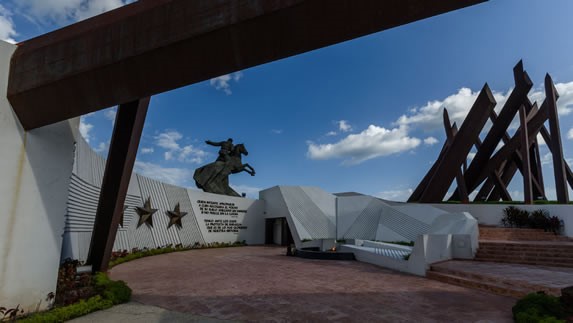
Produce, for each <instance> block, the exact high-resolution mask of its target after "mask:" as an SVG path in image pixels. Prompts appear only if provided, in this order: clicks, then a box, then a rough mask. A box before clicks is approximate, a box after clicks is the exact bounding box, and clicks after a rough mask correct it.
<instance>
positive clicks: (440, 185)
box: [408, 61, 573, 204]
mask: <svg viewBox="0 0 573 323" xmlns="http://www.w3.org/2000/svg"><path fill="white" fill-rule="evenodd" d="M513 76H514V79H515V88H514V89H513V91H512V92H511V95H510V96H509V98H508V99H507V101H506V102H505V105H504V106H503V107H502V109H501V110H500V112H499V115H498V114H497V113H496V112H495V111H494V107H495V105H496V102H495V99H494V97H493V95H492V93H491V91H490V89H489V87H488V85H487V83H486V84H485V85H484V87H483V89H482V90H481V92H480V93H479V95H478V97H477V99H476V101H475V102H474V104H473V106H472V108H471V110H470V111H469V113H468V115H467V116H466V118H465V120H464V122H463V123H462V125H461V127H460V128H459V129H458V127H457V125H456V124H455V123H454V124H451V123H450V119H449V116H448V110H446V109H444V128H445V131H446V138H447V139H446V141H445V142H444V146H443V147H442V150H441V152H440V154H439V156H438V158H437V160H436V162H435V163H434V165H433V166H432V167H431V168H430V170H429V171H428V173H427V174H426V176H424V178H423V179H422V181H421V182H420V184H418V186H417V187H416V189H415V190H414V192H413V193H412V195H411V196H410V198H409V199H408V202H422V203H439V202H442V201H443V200H444V198H446V195H447V193H448V189H449V188H450V186H451V184H452V182H453V181H454V180H455V181H456V190H455V191H454V193H453V194H452V195H451V196H450V197H449V198H448V199H449V200H451V201H461V202H463V203H468V202H469V195H470V194H471V193H473V192H474V191H476V190H478V188H479V190H478V192H477V195H476V196H475V199H474V201H499V200H503V201H511V200H512V197H511V195H510V194H509V192H508V190H507V186H508V185H509V183H510V182H511V180H512V179H513V177H514V176H515V174H516V173H517V171H519V172H520V173H521V175H522V176H523V193H524V194H523V196H524V202H525V203H526V204H531V203H532V202H533V200H546V199H547V197H546V191H545V186H544V181H543V173H542V167H541V166H542V164H541V159H540V155H539V143H538V140H537V138H538V134H541V136H542V137H543V140H544V141H545V142H546V143H547V147H548V148H549V150H550V152H551V154H552V155H553V170H554V176H555V189H556V192H557V201H558V202H559V203H568V202H569V196H568V194H569V193H568V187H567V186H568V185H569V187H571V188H573V174H572V172H571V169H570V167H569V165H568V164H567V162H566V161H565V159H564V158H563V147H562V144H561V133H560V130H559V120H558V116H557V103H556V101H557V99H558V98H559V94H558V93H557V91H556V89H555V86H554V84H553V81H552V80H551V76H549V74H547V75H546V76H545V95H546V96H545V100H544V101H543V103H542V104H541V106H538V104H537V102H534V103H531V101H530V100H529V98H528V97H527V93H528V92H529V91H530V90H531V88H532V86H533V83H532V82H531V80H530V79H529V76H528V75H527V73H526V72H525V71H524V70H523V63H522V61H519V63H517V65H516V66H515V67H514V68H513ZM518 113H519V121H520V124H519V128H518V129H517V131H516V132H515V133H514V134H513V136H510V135H509V134H508V132H507V130H508V128H509V126H510V124H511V122H512V120H513V119H514V117H515V116H516V115H517V114H518ZM488 119H489V120H491V122H492V127H491V128H490V129H489V131H488V132H487V135H486V136H485V139H484V140H483V141H481V140H480V137H479V135H480V133H481V132H482V130H483V127H484V125H485V123H486V121H487V120H488ZM546 121H549V130H548V129H547V128H546V127H545V122H546ZM500 143H502V144H503V146H501V148H500V149H499V150H496V148H497V147H498V145H499V144H500ZM472 146H475V148H476V149H477V152H476V154H475V156H474V157H473V159H472V160H471V162H470V164H469V166H468V165H467V160H468V154H469V153H470V151H471V149H472Z"/></svg>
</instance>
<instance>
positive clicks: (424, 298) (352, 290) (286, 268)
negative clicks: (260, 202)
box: [111, 247, 515, 322]
mask: <svg viewBox="0 0 573 323" xmlns="http://www.w3.org/2000/svg"><path fill="white" fill-rule="evenodd" d="M284 251H285V249H284V248H274V247H240V248H224V249H204V250H191V251H186V252H178V253H172V254H166V255H160V256H155V257H149V258H143V259H139V260H135V261H132V262H129V263H126V264H123V265H120V266H117V267H115V268H113V269H112V270H111V276H112V278H113V279H121V280H125V281H126V282H127V283H128V284H129V286H130V287H131V288H132V289H133V298H132V300H134V301H136V302H141V303H144V304H148V305H156V306H160V307H163V308H166V309H169V310H173V311H179V312H187V313H192V314H195V315H201V316H207V317H211V318H218V319H228V320H240V321H260V320H265V321H309V322H317V321H333V320H334V321H347V322H350V321H356V322H374V321H376V322H408V321H418V322H432V321H434V322H454V321H457V322H477V321H484V322H488V321H489V322H492V321H493V322H511V321H512V320H511V306H513V304H514V303H515V300H514V299H512V298H508V297H502V296H496V295H492V294H488V293H485V292H481V291H477V290H472V289H467V288H462V287H457V286H453V285H448V284H444V283H440V282H437V281H433V280H429V279H425V278H421V277H416V276H410V275H406V274H400V273H397V272H394V271H390V270H386V269H383V268H380V267H376V266H373V265H370V264H365V263H360V262H357V261H350V262H345V261H328V260H308V259H300V258H294V257H286V256H284V255H283V254H284Z"/></svg>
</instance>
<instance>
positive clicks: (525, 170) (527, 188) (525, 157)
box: [519, 105, 533, 204]
mask: <svg viewBox="0 0 573 323" xmlns="http://www.w3.org/2000/svg"><path fill="white" fill-rule="evenodd" d="M519 121H520V123H521V133H520V136H521V157H522V169H521V173H522V175H523V201H524V203H525V204H532V203H533V196H532V195H533V190H532V189H531V164H530V163H529V162H530V158H529V134H528V133H527V116H526V113H525V107H524V106H523V105H522V106H521V107H519Z"/></svg>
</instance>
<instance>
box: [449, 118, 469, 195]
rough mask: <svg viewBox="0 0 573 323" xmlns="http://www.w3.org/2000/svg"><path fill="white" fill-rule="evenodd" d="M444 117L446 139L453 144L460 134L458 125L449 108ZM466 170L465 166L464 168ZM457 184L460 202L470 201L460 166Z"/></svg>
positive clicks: (465, 161)
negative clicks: (451, 118)
mask: <svg viewBox="0 0 573 323" xmlns="http://www.w3.org/2000/svg"><path fill="white" fill-rule="evenodd" d="M442 117H443V119H444V130H445V131H446V140H447V141H448V143H449V144H450V145H451V144H452V142H453V141H454V138H455V137H456V135H457V134H458V127H457V126H456V124H455V123H454V124H453V125H452V124H451V122H450V116H449V114H448V110H447V109H444V113H443V115H442ZM466 163H467V158H466V160H464V162H463V164H464V165H466ZM464 170H465V168H464ZM456 184H457V186H458V189H457V191H458V195H459V197H460V202H462V203H465V204H467V203H469V202H470V200H469V198H468V191H467V190H466V183H465V181H464V175H463V173H462V170H461V169H460V168H459V167H458V171H457V173H456Z"/></svg>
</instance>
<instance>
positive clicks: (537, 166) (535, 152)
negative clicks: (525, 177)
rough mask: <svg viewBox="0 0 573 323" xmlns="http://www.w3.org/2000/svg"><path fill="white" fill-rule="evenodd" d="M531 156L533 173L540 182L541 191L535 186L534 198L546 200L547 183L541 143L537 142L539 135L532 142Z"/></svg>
mask: <svg viewBox="0 0 573 323" xmlns="http://www.w3.org/2000/svg"><path fill="white" fill-rule="evenodd" d="M529 156H530V158H531V160H530V163H531V175H532V176H533V178H534V179H535V180H536V181H537V182H538V183H539V186H540V187H541V191H538V190H537V189H536V188H535V186H534V187H533V199H534V200H546V199H547V197H546V196H545V183H544V181H543V167H542V165H541V156H540V153H539V143H538V142H537V136H536V137H535V140H534V141H533V142H532V143H531V148H530V151H529Z"/></svg>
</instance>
